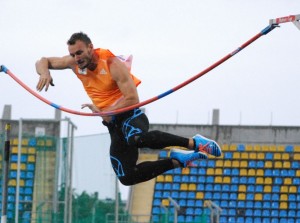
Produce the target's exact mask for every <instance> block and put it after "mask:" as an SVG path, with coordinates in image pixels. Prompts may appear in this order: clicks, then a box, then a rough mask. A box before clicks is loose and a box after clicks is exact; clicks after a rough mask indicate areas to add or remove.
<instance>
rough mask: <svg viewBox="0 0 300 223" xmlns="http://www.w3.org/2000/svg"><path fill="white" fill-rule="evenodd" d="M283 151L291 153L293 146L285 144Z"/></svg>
mask: <svg viewBox="0 0 300 223" xmlns="http://www.w3.org/2000/svg"><path fill="white" fill-rule="evenodd" d="M285 151H286V152H287V153H293V152H294V146H293V145H287V146H286V147H285Z"/></svg>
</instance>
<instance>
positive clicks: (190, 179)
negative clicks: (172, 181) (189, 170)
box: [189, 175, 198, 183]
mask: <svg viewBox="0 0 300 223" xmlns="http://www.w3.org/2000/svg"><path fill="white" fill-rule="evenodd" d="M189 182H190V183H197V182H198V181H197V177H196V176H194V175H190V176H189Z"/></svg>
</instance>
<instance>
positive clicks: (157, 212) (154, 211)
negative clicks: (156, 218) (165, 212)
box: [152, 207, 160, 214]
mask: <svg viewBox="0 0 300 223" xmlns="http://www.w3.org/2000/svg"><path fill="white" fill-rule="evenodd" d="M152 214H160V207H153V208H152Z"/></svg>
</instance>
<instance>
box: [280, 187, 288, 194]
mask: <svg viewBox="0 0 300 223" xmlns="http://www.w3.org/2000/svg"><path fill="white" fill-rule="evenodd" d="M287 192H288V187H287V186H281V187H280V193H287Z"/></svg>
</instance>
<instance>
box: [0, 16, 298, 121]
mask: <svg viewBox="0 0 300 223" xmlns="http://www.w3.org/2000/svg"><path fill="white" fill-rule="evenodd" d="M299 21H300V14H298V15H290V16H285V17H280V18H276V19H270V20H269V25H268V26H267V27H266V28H264V29H263V30H262V31H260V32H259V33H258V34H256V35H255V36H253V37H252V38H251V39H249V40H248V41H247V42H245V43H244V44H242V45H241V46H240V47H238V48H237V49H235V50H234V51H232V52H231V53H229V54H228V55H226V56H225V57H223V58H222V59H220V60H219V61H217V62H215V63H214V64H212V65H211V66H209V67H208V68H206V69H205V70H203V71H201V72H200V73H198V74H197V75H195V76H193V77H191V78H190V79H188V80H186V81H184V82H183V83H181V84H179V85H177V86H175V87H174V88H171V89H170V90H168V91H166V92H164V93H162V94H160V95H157V96H155V97H153V98H150V99H148V100H145V101H143V102H140V103H138V104H135V105H132V106H128V107H126V108H121V109H117V110H114V111H108V112H98V113H86V112H79V111H75V110H71V109H68V108H65V107H63V106H60V105H57V104H55V103H53V102H51V101H49V100H47V99H45V98H43V97H42V96H41V95H39V94H37V93H36V92H35V91H33V90H32V89H31V88H29V87H28V86H27V85H25V84H24V83H23V82H22V81H21V80H20V79H18V78H17V77H16V76H15V75H14V74H13V73H12V72H11V71H10V70H9V69H8V68H6V67H5V66H4V65H2V66H0V72H5V73H6V74H8V75H9V76H10V77H11V78H13V79H14V80H15V81H16V82H17V83H18V84H20V85H21V86H22V87H23V88H25V90H27V91H28V92H30V93H31V94H33V95H34V96H35V97H37V98H38V99H40V100H41V101H43V102H45V103H46V104H48V105H50V106H52V107H54V108H56V109H59V110H62V111H64V112H67V113H71V114H75V115H82V116H110V115H115V114H118V113H122V112H125V111H129V110H132V109H134V108H138V107H142V106H144V105H147V104H150V103H152V102H154V101H156V100H159V99H161V98H163V97H165V96H167V95H169V94H171V93H173V92H175V91H177V90H179V89H181V88H183V87H185V86H186V85H188V84H190V83H191V82H193V81H195V80H196V79H198V78H200V77H201V76H203V75H204V74H206V73H208V72H209V71H211V70H213V69H214V68H216V67H218V66H219V65H220V64H222V63H224V62H225V61H227V60H228V59H229V58H231V57H233V56H234V55H236V54H237V53H239V52H240V51H241V50H243V49H244V48H246V47H247V46H249V45H250V44H251V43H253V42H254V41H256V40H257V39H259V38H260V37H262V36H263V35H266V34H268V33H269V32H271V31H272V30H273V29H275V28H276V27H279V24H281V23H287V22H292V23H293V24H294V25H295V26H296V27H297V28H298V29H299V30H300V22H299Z"/></svg>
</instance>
